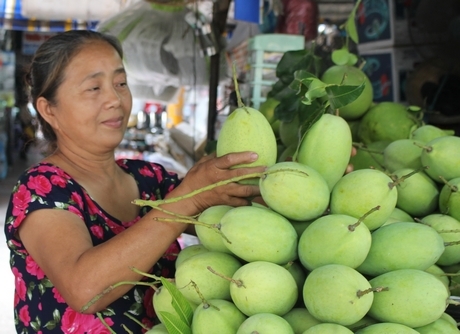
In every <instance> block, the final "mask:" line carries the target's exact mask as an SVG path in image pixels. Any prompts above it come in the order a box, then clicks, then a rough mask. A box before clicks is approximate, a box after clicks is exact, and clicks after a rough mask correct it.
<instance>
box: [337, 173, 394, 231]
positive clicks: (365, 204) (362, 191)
mask: <svg viewBox="0 0 460 334" xmlns="http://www.w3.org/2000/svg"><path fill="white" fill-rule="evenodd" d="M397 197H398V192H397V189H396V187H395V186H394V185H393V180H392V179H391V178H390V177H389V176H388V175H386V174H385V173H384V172H382V171H379V170H375V169H360V170H355V171H353V172H351V173H348V174H346V175H344V176H343V177H342V178H341V179H340V180H339V181H338V182H337V184H336V185H335V186H334V188H333V189H332V193H331V200H330V209H331V213H334V214H344V215H349V216H352V217H355V218H357V219H358V218H361V217H363V216H364V215H365V214H366V213H367V212H369V211H370V210H371V209H373V208H375V207H377V206H379V210H377V211H375V212H373V213H372V214H370V215H368V216H367V217H366V218H364V220H363V222H364V223H365V224H366V225H367V227H368V228H369V230H371V231H372V230H375V229H377V228H378V227H380V226H382V225H383V224H384V223H385V222H386V221H387V219H388V218H389V217H390V215H391V213H392V212H393V210H394V208H395V207H396V202H397Z"/></svg>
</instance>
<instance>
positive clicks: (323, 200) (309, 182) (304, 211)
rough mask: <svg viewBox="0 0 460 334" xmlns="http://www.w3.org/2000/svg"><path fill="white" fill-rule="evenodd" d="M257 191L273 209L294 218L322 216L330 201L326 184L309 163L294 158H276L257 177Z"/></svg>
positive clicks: (301, 219) (304, 218) (300, 219)
mask: <svg viewBox="0 0 460 334" xmlns="http://www.w3.org/2000/svg"><path fill="white" fill-rule="evenodd" d="M259 187H260V193H261V195H262V198H263V200H264V201H265V203H267V205H268V206H269V207H270V208H271V209H272V210H274V211H276V212H278V213H279V214H281V215H283V216H284V217H286V218H288V219H292V220H297V221H304V220H311V219H314V218H317V217H319V216H321V215H322V214H323V213H324V212H325V211H326V209H327V207H328V205H329V198H330V193H329V187H328V185H327V183H326V181H325V180H324V178H323V177H322V176H321V174H320V173H318V172H317V171H316V170H314V169H313V168H312V167H309V166H306V165H303V164H301V163H298V162H294V161H285V162H278V163H276V164H275V165H273V166H271V167H268V168H267V175H266V176H264V177H262V178H260V182H259Z"/></svg>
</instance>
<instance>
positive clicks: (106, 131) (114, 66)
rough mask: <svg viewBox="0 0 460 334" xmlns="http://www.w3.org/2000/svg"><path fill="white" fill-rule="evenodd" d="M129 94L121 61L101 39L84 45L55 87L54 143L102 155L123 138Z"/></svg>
mask: <svg viewBox="0 0 460 334" xmlns="http://www.w3.org/2000/svg"><path fill="white" fill-rule="evenodd" d="M131 107H132V96H131V92H130V90H129V88H128V86H127V79H126V73H125V70H124V67H123V62H122V59H121V58H120V56H119V55H118V53H117V52H116V50H115V49H114V48H113V47H112V46H111V45H110V44H108V43H106V42H103V41H93V42H90V43H88V44H86V45H85V46H84V47H83V48H82V50H81V51H79V52H78V53H77V54H76V55H75V56H74V58H73V59H72V60H71V61H70V63H69V64H68V66H67V68H66V69H65V72H64V80H63V82H62V84H61V85H60V87H59V88H58V90H57V95H56V103H55V105H53V106H52V107H51V109H52V111H53V118H54V122H53V128H54V129H55V132H56V135H57V138H58V146H62V145H65V146H66V147H70V148H72V149H75V148H78V149H80V150H82V149H83V150H85V151H91V152H92V153H95V154H103V153H107V152H110V151H111V150H113V149H115V148H116V147H117V146H118V145H119V143H120V142H121V140H122V139H123V136H124V133H125V130H126V126H127V123H128V118H129V115H130V113H131Z"/></svg>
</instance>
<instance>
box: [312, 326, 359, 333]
mask: <svg viewBox="0 0 460 334" xmlns="http://www.w3.org/2000/svg"><path fill="white" fill-rule="evenodd" d="M303 334H353V332H352V331H351V330H349V329H348V328H347V327H345V326H341V325H337V324H318V325H315V326H313V327H310V328H309V329H307V330H306V331H305V332H303Z"/></svg>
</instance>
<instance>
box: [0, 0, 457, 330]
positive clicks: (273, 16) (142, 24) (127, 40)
mask: <svg viewBox="0 0 460 334" xmlns="http://www.w3.org/2000/svg"><path fill="white" fill-rule="evenodd" d="M178 2H181V1H177V0H176V1H174V0H169V1H167V0H163V1H159V0H158V1H147V0H105V1H102V0H98V1H89V0H87V1H63V0H56V1H53V0H48V1H44V0H36V1H34V0H22V1H20V0H16V1H14V0H3V1H0V43H1V46H2V47H1V52H0V216H1V217H2V219H1V221H2V227H3V220H4V219H3V217H4V216H5V211H6V203H7V201H8V197H9V193H10V192H11V189H12V187H13V185H14V182H15V179H16V177H17V176H18V175H19V173H20V172H21V171H22V170H23V169H24V168H26V167H27V166H28V165H30V164H32V163H34V162H36V161H38V160H39V159H40V158H41V152H40V148H39V145H35V146H33V147H32V149H31V150H30V151H29V152H28V155H27V159H26V160H23V159H21V158H20V157H19V156H18V151H19V146H20V145H22V144H23V143H21V141H20V139H18V128H17V123H16V122H15V118H16V115H17V113H18V108H17V107H18V105H17V104H18V101H20V100H21V99H23V97H24V95H23V94H24V90H23V87H22V86H21V85H20V84H19V83H18V78H20V75H21V71H23V66H24V65H25V64H26V63H27V61H28V60H30V57H31V56H32V55H33V53H34V51H35V50H36V48H37V47H38V46H39V45H40V44H41V43H42V42H43V41H44V40H46V39H47V38H49V37H50V36H52V35H53V34H56V33H58V32H61V31H65V30H69V29H95V30H100V31H105V32H108V33H112V34H115V35H117V36H118V37H119V38H120V39H122V41H123V46H124V49H125V52H126V59H127V62H126V67H127V70H128V76H129V78H130V86H131V89H132V91H133V96H134V104H133V110H132V117H131V120H130V126H129V129H128V130H127V132H126V136H125V140H123V142H122V143H121V144H120V147H119V149H118V150H117V152H116V154H117V156H118V157H129V158H139V159H146V160H150V161H155V162H159V163H162V164H163V165H165V167H166V168H167V169H169V170H171V171H175V172H177V173H179V174H180V175H184V174H185V173H186V172H187V170H188V169H189V168H190V167H191V166H192V165H193V164H194V163H195V162H196V161H197V160H198V159H199V158H200V157H201V156H203V154H204V153H205V149H206V145H207V144H208V143H209V142H210V141H213V140H215V139H216V138H217V137H218V134H219V129H220V126H221V124H222V122H223V121H224V120H225V118H226V116H227V115H228V113H229V112H231V110H232V109H233V108H234V107H235V106H236V103H235V99H234V86H233V82H232V68H231V67H232V65H233V64H235V65H236V68H237V76H238V79H239V81H240V84H241V87H240V88H241V89H242V94H243V98H244V99H245V101H246V103H247V104H251V105H253V106H255V107H257V106H258V105H260V103H261V102H263V101H264V95H265V94H266V92H267V91H268V89H269V85H270V83H273V82H274V80H275V78H274V70H273V65H274V64H276V62H277V61H279V59H280V57H281V56H282V53H283V52H284V51H288V50H292V49H300V48H308V47H311V45H312V42H315V43H316V45H317V46H319V47H321V48H322V51H323V52H324V54H325V55H327V54H329V53H330V52H331V51H332V50H333V49H336V48H339V47H341V46H342V44H341V43H342V38H343V35H342V34H341V31H340V29H339V26H340V25H341V24H342V23H343V22H344V21H345V20H346V19H347V17H348V15H349V13H350V12H351V10H352V9H353V7H354V0H316V1H313V0H312V1H305V2H304V5H305V3H309V6H310V7H309V8H310V9H309V11H303V12H302V11H301V12H299V13H297V14H298V15H297V16H292V17H290V20H287V21H289V22H290V23H289V24H288V23H285V24H284V25H281V24H280V22H281V20H280V17H283V12H282V8H283V5H285V6H286V5H289V4H291V5H292V6H294V7H295V3H296V2H297V1H294V0H292V1H288V0H284V1H281V0H278V1H276V0H272V1H263V0H260V1H259V0H239V1H238V0H234V1H230V0H228V1H227V0H221V1H210V0H209V1H198V0H196V1H183V2H185V3H186V4H187V7H188V9H189V11H188V12H187V13H185V15H183V16H177V15H179V14H177V13H174V12H171V13H168V14H167V15H166V16H165V17H166V19H164V18H162V16H164V15H163V14H164V13H163V12H162V11H161V9H160V8H161V7H155V6H153V7H152V4H153V5H160V6H161V5H165V6H168V5H169V6H172V5H175V4H177V3H178ZM299 3H300V2H299ZM409 3H411V2H410V1H409V2H407V1H403V0H380V1H363V4H364V5H365V6H364V7H362V8H361V11H360V12H358V15H357V27H358V34H359V36H360V43H359V44H358V45H352V47H353V48H354V50H356V52H358V53H359V54H360V56H361V57H363V58H364V59H366V61H367V64H368V68H367V72H366V73H367V74H368V76H369V78H370V79H371V81H372V83H373V87H374V101H376V102H382V101H394V102H401V103H405V104H408V105H409V104H414V105H420V104H423V103H426V98H427V96H426V95H423V94H422V92H421V90H422V89H421V88H422V86H423V84H425V83H426V82H428V81H430V82H434V83H435V84H436V85H437V86H436V87H431V90H432V91H433V90H434V91H435V93H437V95H436V99H434V100H433V99H432V100H431V102H432V103H431V104H430V105H429V106H428V107H429V108H428V109H431V111H433V112H432V113H428V114H427V117H429V119H428V120H429V121H430V122H431V123H433V124H436V125H438V126H440V127H447V128H449V129H454V130H455V131H456V134H457V135H458V131H459V130H458V129H459V125H460V115H459V110H460V109H459V108H460V106H459V102H458V98H456V100H457V101H455V98H453V97H455V96H456V95H458V89H457V90H455V89H451V86H449V85H453V86H455V85H456V84H458V81H455V80H458V72H455V71H454V72H451V73H450V74H453V77H454V79H452V76H451V78H450V80H447V79H445V78H446V73H447V72H449V70H448V69H447V68H446V67H444V65H445V64H448V65H451V66H452V64H451V63H450V61H451V60H450V58H445V57H449V56H450V53H449V52H444V53H442V54H441V53H440V51H439V49H438V48H434V47H432V45H433V44H434V43H435V42H439V36H440V32H439V31H440V29H441V28H442V26H441V25H439V24H438V23H439V22H441V21H446V18H448V17H449V15H452V13H451V11H450V10H449V8H450V7H449V6H452V4H453V2H452V1H448V0H444V1H443V2H441V3H439V2H436V1H428V0H419V1H412V3H423V4H425V5H426V6H427V7H428V8H430V7H429V5H430V4H431V3H436V6H438V7H441V9H439V12H440V13H442V15H441V16H436V12H438V11H435V12H434V11H430V10H427V12H428V14H430V16H431V18H430V20H428V19H426V20H425V21H426V22H428V23H427V25H429V24H430V23H431V22H433V23H432V25H433V26H435V28H437V31H436V34H435V33H434V31H435V30H433V32H432V33H430V34H422V33H421V31H422V30H423V29H421V27H417V26H414V23H417V22H416V21H414V20H412V16H411V14H412V13H411V12H410V10H411V7H410V5H408V4H409ZM366 6H367V7H366ZM299 8H302V7H299ZM284 14H286V13H284ZM453 14H455V15H458V13H456V12H454V13H453ZM425 15H426V13H425ZM171 17H174V18H180V19H176V20H170V19H169V20H168V18H171ZM296 20H297V21H296ZM133 22H135V24H134V26H133ZM376 22H377V23H378V24H377V25H376ZM312 26H313V29H312V28H311V27H312ZM371 28H372V29H371ZM433 29H434V28H433ZM280 34H281V35H280ZM287 35H288V36H287ZM428 35H429V36H428ZM264 36H269V38H270V42H271V43H266V42H264V39H263V37H264ZM264 43H266V44H264ZM270 44H271V45H270ZM273 44H275V47H274V50H275V51H273V50H272V49H271V48H273ZM254 45H258V50H256V49H255V48H254ZM458 49H460V46H459V47H458ZM257 51H259V52H262V53H263V61H264V62H266V63H270V64H272V67H271V69H270V68H268V69H266V70H264V72H263V73H262V74H261V75H263V80H262V78H257V77H256V68H257V66H258V65H261V64H257V63H256V60H255V58H254V57H253V56H254V55H255V54H256V52H257ZM433 57H434V58H436V59H438V60H437V61H435V62H432V61H428V60H429V59H432V58H433ZM457 59H460V58H457ZM453 65H454V68H456V70H457V71H458V66H457V65H456V64H453ZM365 70H366V68H365ZM453 80H454V81H453ZM261 81H263V83H261ZM452 81H453V83H452ZM441 85H445V87H446V88H445V89H444V90H440V89H439V86H441ZM457 87H458V86H457ZM432 94H434V93H432ZM457 107H458V108H457ZM29 109H30V112H31V114H32V116H33V115H34V111H33V109H32V108H31V107H30V105H29ZM439 110H441V112H439ZM434 111H438V112H434ZM37 140H38V142H39V140H40V132H39V131H38V132H37ZM4 241H5V240H4V234H3V233H2V234H1V237H0V244H1V245H0V286H1V290H0V291H1V293H0V334H3V333H4V334H10V333H13V332H14V325H13V317H12V301H13V289H14V281H13V276H12V274H11V271H10V268H9V265H8V258H9V251H8V249H7V248H6V245H5V242H4ZM181 241H182V242H183V244H184V245H187V244H191V243H194V242H196V240H195V239H194V238H193V237H190V236H187V235H184V236H183V238H182V239H181Z"/></svg>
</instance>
